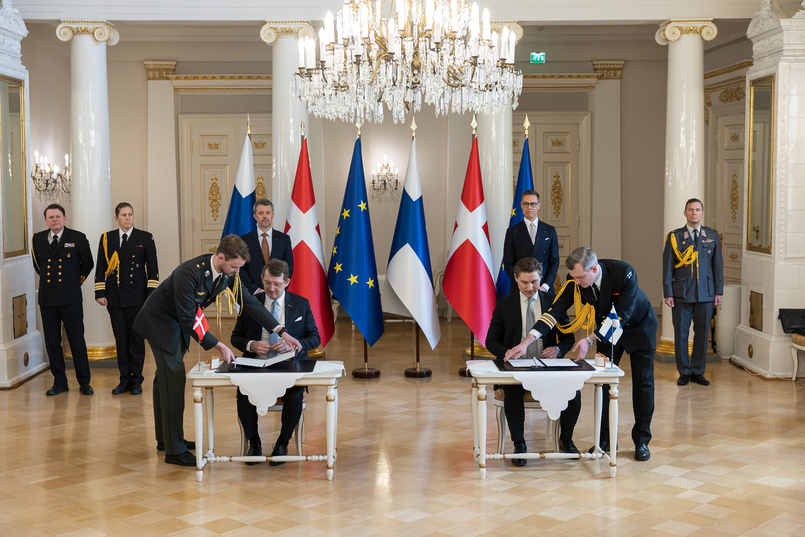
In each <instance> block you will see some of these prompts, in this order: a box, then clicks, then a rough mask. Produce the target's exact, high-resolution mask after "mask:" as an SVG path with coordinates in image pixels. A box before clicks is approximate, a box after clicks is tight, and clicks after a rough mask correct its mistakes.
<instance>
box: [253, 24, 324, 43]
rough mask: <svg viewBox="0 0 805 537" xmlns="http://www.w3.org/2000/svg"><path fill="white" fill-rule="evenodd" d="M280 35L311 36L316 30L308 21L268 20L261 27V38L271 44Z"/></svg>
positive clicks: (313, 36)
mask: <svg viewBox="0 0 805 537" xmlns="http://www.w3.org/2000/svg"><path fill="white" fill-rule="evenodd" d="M278 37H310V38H315V37H316V32H315V30H313V27H312V26H311V25H310V24H309V23H308V22H306V21H266V23H265V24H264V25H263V27H262V28H261V29H260V38H261V39H262V40H263V41H265V42H266V43H268V44H269V45H270V44H271V43H273V42H274V41H276V40H277V38H278Z"/></svg>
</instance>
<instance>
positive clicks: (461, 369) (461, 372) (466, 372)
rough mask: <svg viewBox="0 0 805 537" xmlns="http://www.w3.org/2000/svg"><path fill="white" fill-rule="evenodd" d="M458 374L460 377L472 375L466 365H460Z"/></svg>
mask: <svg viewBox="0 0 805 537" xmlns="http://www.w3.org/2000/svg"><path fill="white" fill-rule="evenodd" d="M458 376H459V377H468V378H469V377H470V376H471V375H470V372H469V370H468V369H467V367H466V366H465V367H459V368H458Z"/></svg>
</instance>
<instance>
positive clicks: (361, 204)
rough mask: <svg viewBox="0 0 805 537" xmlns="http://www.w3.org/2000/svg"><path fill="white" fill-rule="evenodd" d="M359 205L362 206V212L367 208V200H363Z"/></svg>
mask: <svg viewBox="0 0 805 537" xmlns="http://www.w3.org/2000/svg"><path fill="white" fill-rule="evenodd" d="M358 207H360V208H361V212H363V211H365V210H366V202H365V201H363V200H361V202H360V203H359V204H358Z"/></svg>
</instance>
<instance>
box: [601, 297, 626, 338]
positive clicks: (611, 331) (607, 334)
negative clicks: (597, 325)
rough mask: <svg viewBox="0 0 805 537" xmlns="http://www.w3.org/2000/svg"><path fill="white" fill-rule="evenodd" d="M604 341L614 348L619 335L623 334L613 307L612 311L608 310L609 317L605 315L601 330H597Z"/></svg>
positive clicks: (613, 306)
mask: <svg viewBox="0 0 805 537" xmlns="http://www.w3.org/2000/svg"><path fill="white" fill-rule="evenodd" d="M599 332H600V333H601V335H602V336H604V339H606V340H607V341H609V342H610V343H612V345H613V346H614V345H615V344H617V343H618V340H619V339H620V338H621V334H623V328H621V322H620V320H619V319H618V312H617V311H615V305H614V304H613V305H612V310H610V312H609V315H607V318H606V320H605V321H604V322H603V323H602V324H601V329H600V330H599Z"/></svg>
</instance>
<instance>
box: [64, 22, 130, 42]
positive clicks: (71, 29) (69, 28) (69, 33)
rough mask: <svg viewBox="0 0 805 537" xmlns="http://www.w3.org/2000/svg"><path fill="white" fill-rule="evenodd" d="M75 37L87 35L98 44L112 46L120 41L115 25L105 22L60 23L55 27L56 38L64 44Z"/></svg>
mask: <svg viewBox="0 0 805 537" xmlns="http://www.w3.org/2000/svg"><path fill="white" fill-rule="evenodd" d="M76 35H89V36H92V37H94V38H95V40H96V41H98V42H99V43H106V44H107V45H109V46H110V47H111V46H114V45H116V44H117V42H118V41H119V40H120V34H119V33H118V32H117V30H115V25H114V24H112V23H111V22H106V21H62V22H61V24H59V25H58V26H57V27H56V37H57V38H58V39H59V41H64V42H65V43H66V42H68V41H70V40H71V39H72V38H73V36H76Z"/></svg>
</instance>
